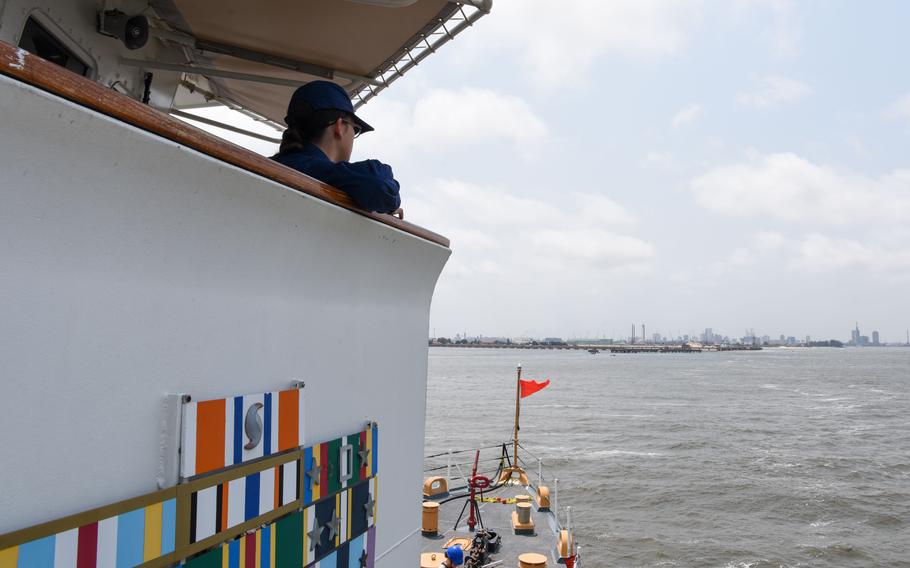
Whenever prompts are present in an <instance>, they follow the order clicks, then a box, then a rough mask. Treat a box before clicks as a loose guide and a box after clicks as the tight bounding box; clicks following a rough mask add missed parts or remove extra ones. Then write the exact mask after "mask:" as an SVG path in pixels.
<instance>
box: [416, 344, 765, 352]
mask: <svg viewBox="0 0 910 568" xmlns="http://www.w3.org/2000/svg"><path fill="white" fill-rule="evenodd" d="M431 346H432V347H461V348H466V349H548V350H559V351H563V350H568V351H579V350H580V351H593V352H594V353H597V352H601V351H609V352H610V353H611V354H620V353H622V354H631V353H702V352H704V351H761V349H762V348H761V347H760V346H758V345H689V344H672V345H671V344H666V345H664V344H648V343H645V344H635V343H618V344H612V345H600V344H596V345H585V344H580V343H579V344H576V343H556V344H537V345H534V344H530V343H460V344H456V343H439V344H436V343H434V344H431Z"/></svg>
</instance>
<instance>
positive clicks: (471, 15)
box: [351, 0, 493, 109]
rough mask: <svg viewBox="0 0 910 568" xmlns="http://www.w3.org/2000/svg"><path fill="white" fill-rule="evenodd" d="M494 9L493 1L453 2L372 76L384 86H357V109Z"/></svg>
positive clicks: (354, 93)
mask: <svg viewBox="0 0 910 568" xmlns="http://www.w3.org/2000/svg"><path fill="white" fill-rule="evenodd" d="M452 8H454V9H452ZM492 8H493V0H464V1H461V2H451V7H450V8H448V9H447V10H444V11H443V13H441V14H440V15H439V16H437V18H436V20H435V21H434V22H432V23H431V24H429V25H427V26H426V27H424V29H422V30H421V31H420V32H418V33H417V34H415V35H414V36H413V37H411V39H410V40H408V42H407V43H405V45H404V46H403V47H402V48H401V49H400V50H398V52H397V53H396V54H395V55H394V56H393V57H392V58H391V59H389V60H388V61H386V62H385V63H383V64H382V65H381V66H380V67H378V68H377V69H376V70H374V71H373V73H371V75H372V76H373V77H375V78H376V79H377V80H378V81H379V82H380V83H381V84H380V85H379V86H373V85H372V84H364V85H358V86H357V89H356V91H354V92H352V93H351V95H352V96H353V97H355V98H356V99H357V100H356V101H354V108H355V109H357V108H360V107H361V106H363V105H365V104H366V103H367V102H369V100H370V99H372V98H373V97H375V96H376V95H378V94H379V93H381V92H382V91H384V90H385V89H387V88H388V87H389V85H391V84H392V83H394V82H395V81H397V80H398V79H400V78H401V77H402V76H403V75H404V74H405V73H407V72H408V71H410V70H411V69H413V68H414V67H416V66H417V65H418V64H420V62H421V61H423V60H424V59H426V58H427V57H429V56H430V55H431V54H433V53H435V52H436V50H437V49H439V48H440V47H442V46H443V45H445V44H446V43H448V42H449V41H451V40H453V39H455V36H457V35H458V34H460V33H461V32H463V31H464V30H466V29H468V28H469V27H471V26H473V25H474V23H475V22H477V20H479V19H480V18H482V17H484V16H486V15H487V14H489V13H490V10H492ZM446 12H448V13H446Z"/></svg>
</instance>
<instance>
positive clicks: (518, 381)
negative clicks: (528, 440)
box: [512, 365, 521, 467]
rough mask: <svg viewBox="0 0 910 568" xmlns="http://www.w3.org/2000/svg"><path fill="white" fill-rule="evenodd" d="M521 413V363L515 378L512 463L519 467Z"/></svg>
mask: <svg viewBox="0 0 910 568" xmlns="http://www.w3.org/2000/svg"><path fill="white" fill-rule="evenodd" d="M520 413H521V365H518V377H517V378H516V379H515V433H514V434H513V435H512V443H513V446H512V460H513V461H512V463H513V464H514V465H515V467H518V415H519V414H520Z"/></svg>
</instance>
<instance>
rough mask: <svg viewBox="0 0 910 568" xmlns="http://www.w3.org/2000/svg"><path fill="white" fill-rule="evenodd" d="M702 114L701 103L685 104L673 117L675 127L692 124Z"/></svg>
mask: <svg viewBox="0 0 910 568" xmlns="http://www.w3.org/2000/svg"><path fill="white" fill-rule="evenodd" d="M701 114H702V108H701V105H697V104H690V105H687V106H685V107H684V108H683V109H682V110H680V111H679V112H678V113H676V115H675V116H674V117H673V122H672V124H673V128H679V127H680V126H685V125H686V124H691V123H693V122H695V121H696V120H698V118H699V117H700V116H701Z"/></svg>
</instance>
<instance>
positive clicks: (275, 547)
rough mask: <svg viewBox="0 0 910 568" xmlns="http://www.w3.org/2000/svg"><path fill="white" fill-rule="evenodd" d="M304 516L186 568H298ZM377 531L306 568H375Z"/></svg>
mask: <svg viewBox="0 0 910 568" xmlns="http://www.w3.org/2000/svg"><path fill="white" fill-rule="evenodd" d="M302 526H303V513H301V512H296V513H292V514H290V515H287V516H285V517H283V518H281V519H279V520H278V521H276V522H274V523H271V524H269V525H267V526H264V527H262V528H260V529H258V530H256V531H254V532H250V533H248V534H245V535H243V536H242V537H240V538H238V539H236V540H232V541H230V542H227V543H225V544H223V545H221V546H219V547H218V548H215V549H213V550H210V551H208V552H204V553H202V554H200V555H199V556H196V557H195V558H191V559H190V560H187V562H186V564H185V565H184V566H185V568H300V567H301V566H304V562H305V560H304V556H303V555H302V554H301V540H300V538H301V528H302ZM375 549H376V529H375V527H370V528H369V529H368V530H367V531H366V532H365V533H363V534H360V535H358V536H356V537H354V538H352V539H350V540H349V541H347V542H344V543H342V545H341V546H339V547H338V548H337V549H335V550H333V551H331V552H330V553H328V554H326V555H325V556H324V557H323V558H321V559H320V560H318V561H316V562H313V563H311V564H308V565H307V568H374V554H375V552H374V551H375Z"/></svg>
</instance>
